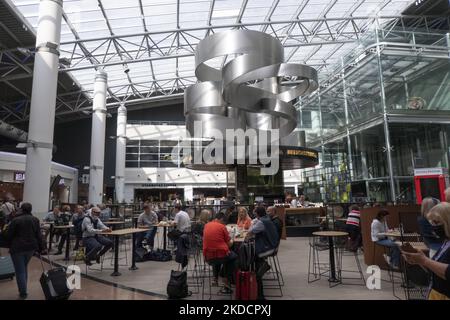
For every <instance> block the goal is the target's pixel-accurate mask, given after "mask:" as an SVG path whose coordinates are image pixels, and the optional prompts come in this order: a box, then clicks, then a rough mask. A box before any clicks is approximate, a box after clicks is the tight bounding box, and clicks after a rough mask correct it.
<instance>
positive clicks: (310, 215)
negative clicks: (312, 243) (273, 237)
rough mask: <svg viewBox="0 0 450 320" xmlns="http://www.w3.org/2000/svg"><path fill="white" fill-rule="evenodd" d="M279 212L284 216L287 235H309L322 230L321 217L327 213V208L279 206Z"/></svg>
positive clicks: (284, 232)
mask: <svg viewBox="0 0 450 320" xmlns="http://www.w3.org/2000/svg"><path fill="white" fill-rule="evenodd" d="M277 213H278V215H279V216H280V217H283V218H284V230H283V234H284V235H285V236H286V237H309V236H311V235H312V233H313V232H315V231H319V230H320V219H319V217H320V216H324V215H325V209H324V208H323V207H311V208H284V207H277Z"/></svg>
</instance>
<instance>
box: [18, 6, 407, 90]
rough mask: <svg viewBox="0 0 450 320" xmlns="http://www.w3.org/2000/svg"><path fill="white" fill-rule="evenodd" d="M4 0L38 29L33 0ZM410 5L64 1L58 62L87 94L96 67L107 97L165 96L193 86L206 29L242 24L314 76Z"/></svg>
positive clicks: (207, 31) (222, 29)
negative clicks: (276, 43)
mask: <svg viewBox="0 0 450 320" xmlns="http://www.w3.org/2000/svg"><path fill="white" fill-rule="evenodd" d="M10 1H12V3H13V4H14V5H15V6H16V7H17V8H18V9H19V11H20V12H21V13H22V14H23V16H24V17H25V18H26V19H27V20H28V21H29V22H30V24H31V25H32V26H33V27H36V26H37V20H38V12H39V10H38V9H39V0H10ZM411 3H412V1H411V0H359V1H358V0H178V1H177V0H64V18H63V22H62V24H63V25H62V31H61V58H67V59H69V61H70V65H69V66H67V67H66V68H68V71H67V72H70V73H71V74H72V75H73V77H74V78H75V79H76V80H77V81H78V82H79V83H80V84H81V86H82V89H83V90H86V91H88V94H92V90H93V80H94V75H95V68H94V67H93V66H95V67H96V68H98V67H103V68H104V69H105V71H106V72H107V73H108V86H109V89H110V90H109V95H110V98H114V97H116V98H117V97H123V96H125V97H130V99H131V98H133V99H134V98H136V97H138V98H145V97H148V96H150V95H151V94H167V95H170V94H173V93H179V92H182V90H183V89H184V88H185V87H186V86H189V85H191V84H192V83H195V81H196V78H195V75H194V67H195V64H194V57H193V52H194V50H195V47H196V45H197V43H198V42H199V41H200V40H201V39H203V38H204V37H205V36H206V35H208V34H209V33H210V32H220V31H224V30H227V29H232V28H236V27H243V28H247V29H251V30H260V31H264V32H267V33H269V34H271V35H273V36H276V37H278V38H279V39H280V40H281V41H282V43H283V44H284V45H285V48H286V49H285V57H286V59H287V60H289V61H291V62H295V63H304V64H308V65H311V66H314V67H315V68H317V69H318V70H319V75H320V74H321V73H322V74H324V73H326V72H327V70H328V69H330V66H331V65H333V64H334V63H336V62H337V61H338V59H339V58H340V57H341V56H342V55H343V54H345V53H346V52H348V51H349V50H351V49H352V48H353V47H354V43H355V40H356V39H357V37H359V35H360V34H361V33H363V32H364V31H366V30H368V29H369V28H370V27H371V24H372V23H373V18H374V16H381V17H388V16H390V17H393V16H398V15H399V14H400V13H401V12H402V11H403V10H404V9H405V8H406V7H407V6H408V5H410V4H411ZM351 17H354V19H353V20H352V19H351ZM293 20H294V22H295V23H292V21H293ZM387 20H388V18H386V19H381V21H380V22H381V23H383V22H385V21H387ZM108 25H109V26H110V27H108ZM221 26H222V27H221ZM77 39H79V40H77ZM220 63H224V60H223V59H222V61H218V62H217V64H220Z"/></svg>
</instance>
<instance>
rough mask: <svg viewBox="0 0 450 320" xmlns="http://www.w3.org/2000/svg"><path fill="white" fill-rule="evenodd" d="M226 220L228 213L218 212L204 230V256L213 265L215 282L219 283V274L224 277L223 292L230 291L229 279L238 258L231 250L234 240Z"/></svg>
mask: <svg viewBox="0 0 450 320" xmlns="http://www.w3.org/2000/svg"><path fill="white" fill-rule="evenodd" d="M226 222H227V216H226V214H225V213H224V212H218V213H217V214H216V217H215V219H214V220H213V221H211V222H208V223H207V224H206V225H205V228H204V231H203V256H204V257H205V260H206V261H207V262H208V263H209V264H211V265H212V266H213V274H214V280H215V281H214V282H215V283H218V277H219V275H220V276H221V277H222V278H223V284H224V287H223V288H222V289H221V293H230V290H231V289H230V285H229V280H230V279H231V278H232V276H233V274H234V271H235V268H236V259H237V254H236V253H235V252H233V251H231V250H230V248H231V246H232V245H233V241H232V240H231V239H230V234H229V233H228V230H227V227H226V226H225V225H226ZM222 265H223V268H222V269H221V266H222Z"/></svg>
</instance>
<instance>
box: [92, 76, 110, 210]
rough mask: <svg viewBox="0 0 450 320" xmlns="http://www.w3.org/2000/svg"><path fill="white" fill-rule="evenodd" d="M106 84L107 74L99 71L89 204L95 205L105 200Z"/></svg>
mask: <svg viewBox="0 0 450 320" xmlns="http://www.w3.org/2000/svg"><path fill="white" fill-rule="evenodd" d="M106 83H107V74H106V72H104V71H103V70H99V71H97V74H96V75H95V83H94V103H93V105H92V108H93V113H92V135H91V165H90V174H89V203H92V204H94V205H97V204H100V203H102V200H103V166H104V162H105V129H106Z"/></svg>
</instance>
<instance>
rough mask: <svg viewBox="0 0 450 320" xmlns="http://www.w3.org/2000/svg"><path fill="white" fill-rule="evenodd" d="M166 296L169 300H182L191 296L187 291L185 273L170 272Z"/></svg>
mask: <svg viewBox="0 0 450 320" xmlns="http://www.w3.org/2000/svg"><path fill="white" fill-rule="evenodd" d="M167 295H168V296H169V299H182V298H186V297H187V296H190V295H191V293H190V292H189V290H188V285H187V272H186V271H174V270H172V271H171V273H170V279H169V283H168V284H167Z"/></svg>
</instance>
